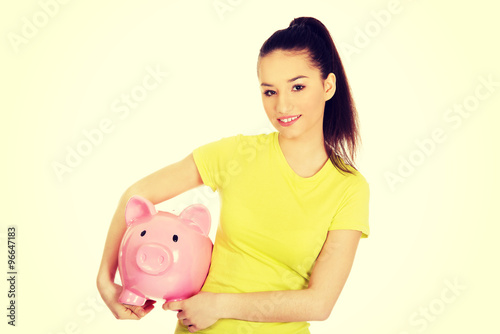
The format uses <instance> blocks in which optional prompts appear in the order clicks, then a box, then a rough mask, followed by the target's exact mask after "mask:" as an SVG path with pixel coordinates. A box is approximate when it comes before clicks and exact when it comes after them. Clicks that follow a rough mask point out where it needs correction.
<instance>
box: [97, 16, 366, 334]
mask: <svg viewBox="0 0 500 334" xmlns="http://www.w3.org/2000/svg"><path fill="white" fill-rule="evenodd" d="M257 74H258V78H259V81H260V87H261V91H262V101H263V104H264V109H265V111H266V114H267V116H268V117H269V119H270V121H271V123H272V124H273V125H274V127H275V128H276V130H277V132H273V133H270V134H263V135H255V136H243V135H237V136H233V137H227V138H223V139H221V140H219V141H216V142H213V143H209V144H206V145H204V146H201V147H198V148H196V149H195V150H194V151H193V153H192V154H190V155H189V156H187V157H186V158H185V159H184V160H182V161H179V162H177V163H175V164H173V165H170V166H167V167H165V168H163V169H161V170H159V171H157V172H155V173H153V174H151V175H149V176H147V177H145V178H144V179H142V180H140V181H138V182H137V183H135V184H134V185H132V186H131V187H130V188H129V189H128V190H127V191H126V192H125V193H124V194H123V196H122V198H121V200H120V202H119V205H118V208H117V210H116V213H115V215H114V217H113V220H112V222H111V226H110V229H109V232H108V237H107V239H106V244H105V248H104V254H103V258H102V262H101V267H100V269H99V274H98V277H97V286H98V289H99V292H100V294H101V296H102V298H103V300H104V301H105V302H106V304H107V306H108V307H109V309H110V310H111V311H112V312H113V314H114V315H115V316H116V317H117V318H119V319H140V318H142V317H143V316H145V315H146V314H147V313H148V312H150V311H151V309H152V308H153V307H154V306H153V304H154V302H153V301H148V302H146V304H145V305H144V306H142V307H134V306H128V305H122V304H120V303H118V296H119V293H120V291H121V287H120V286H119V285H117V284H115V283H114V276H115V273H116V267H117V256H118V248H119V244H120V240H121V237H122V235H123V233H124V230H125V223H124V212H125V205H126V202H127V200H128V199H129V198H130V197H131V196H132V195H141V196H143V197H145V198H147V199H149V200H150V201H151V202H153V203H154V204H157V203H160V202H163V201H165V200H168V199H170V198H172V197H174V196H177V195H179V194H181V193H182V192H184V191H186V190H189V189H192V188H195V187H197V186H200V185H202V184H205V185H208V186H210V187H211V188H212V190H214V191H215V190H217V191H218V192H219V195H220V200H221V212H220V223H219V226H218V229H217V235H216V239H215V244H214V251H213V255H212V264H211V267H210V272H209V275H208V277H207V280H206V282H205V284H204V286H203V289H202V291H201V292H200V293H199V294H197V295H195V296H193V297H191V298H189V299H187V300H183V301H179V302H170V303H165V304H164V305H163V308H164V309H165V310H176V311H178V314H177V317H178V318H179V323H178V326H177V329H176V333H185V332H195V331H201V332H203V333H273V334H277V333H288V334H289V333H309V330H308V327H309V324H308V323H307V321H312V320H325V319H327V318H328V317H329V315H330V313H331V311H332V308H333V306H334V305H335V303H336V301H337V299H338V297H339V295H340V293H341V291H342V288H343V286H344V284H345V282H346V280H347V277H348V275H349V272H350V270H351V267H352V263H353V261H354V256H355V253H356V249H357V246H358V243H359V240H360V238H362V237H367V236H368V234H369V226H368V202H369V187H368V183H367V181H366V180H365V178H364V177H363V176H362V175H361V174H360V172H359V171H357V170H356V169H355V167H354V164H353V161H354V156H355V151H356V147H357V143H358V140H359V136H358V127H357V114H356V110H355V108H354V104H353V101H352V98H351V95H350V90H349V85H348V83H347V79H346V76H345V73H344V69H343V66H342V63H341V61H340V58H339V55H338V53H337V50H336V48H335V45H334V43H333V40H332V38H331V36H330V34H329V32H328V30H327V29H326V27H325V26H324V25H323V24H322V23H321V22H320V21H318V20H316V19H314V18H308V17H301V18H297V19H294V20H293V21H292V22H291V23H290V26H289V27H288V28H286V29H283V30H279V31H277V32H275V33H274V34H273V35H272V36H271V37H270V38H269V39H268V40H267V41H266V42H265V43H264V45H263V46H262V48H261V50H260V54H259V58H258V64H257Z"/></svg>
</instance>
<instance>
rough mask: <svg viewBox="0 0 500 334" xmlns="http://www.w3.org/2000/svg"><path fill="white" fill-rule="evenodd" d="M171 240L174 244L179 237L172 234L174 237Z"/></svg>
mask: <svg viewBox="0 0 500 334" xmlns="http://www.w3.org/2000/svg"><path fill="white" fill-rule="evenodd" d="M172 240H173V241H174V242H177V240H179V237H178V236H177V234H174V236H173V237H172Z"/></svg>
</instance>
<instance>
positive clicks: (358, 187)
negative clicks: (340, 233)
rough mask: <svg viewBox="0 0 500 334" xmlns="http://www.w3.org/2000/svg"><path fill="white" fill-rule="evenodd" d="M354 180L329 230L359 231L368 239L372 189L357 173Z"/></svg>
mask: <svg viewBox="0 0 500 334" xmlns="http://www.w3.org/2000/svg"><path fill="white" fill-rule="evenodd" d="M353 179H354V180H353V181H352V183H351V184H350V185H349V186H348V187H347V189H346V191H345V193H344V196H343V198H342V200H341V203H340V206H339V209H338V210H337V212H336V214H335V215H334V217H333V219H332V222H331V224H330V228H329V229H328V230H357V231H361V232H362V235H361V237H362V238H366V237H368V235H369V234H370V227H369V225H368V211H369V200H370V187H369V185H368V182H367V181H366V179H365V178H364V177H363V176H362V175H361V174H359V173H356V175H355V176H353Z"/></svg>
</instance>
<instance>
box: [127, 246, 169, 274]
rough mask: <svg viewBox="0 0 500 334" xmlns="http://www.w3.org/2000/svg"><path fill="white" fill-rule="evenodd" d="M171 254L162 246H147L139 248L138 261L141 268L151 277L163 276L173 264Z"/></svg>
mask: <svg viewBox="0 0 500 334" xmlns="http://www.w3.org/2000/svg"><path fill="white" fill-rule="evenodd" d="M171 258H172V256H171V254H170V251H169V250H168V249H166V248H165V247H164V246H162V245H160V244H146V245H142V246H141V247H139V250H138V251H137V256H136V261H137V265H138V266H139V268H140V269H141V270H142V271H144V272H145V273H148V274H150V275H160V274H162V273H163V272H164V271H165V270H167V268H168V267H169V265H170V263H171Z"/></svg>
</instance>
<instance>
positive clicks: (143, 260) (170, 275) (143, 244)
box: [118, 196, 213, 305]
mask: <svg viewBox="0 0 500 334" xmlns="http://www.w3.org/2000/svg"><path fill="white" fill-rule="evenodd" d="M125 221H126V223H127V226H128V228H127V230H126V232H125V234H124V235H123V239H122V242H121V245H120V252H119V255H118V270H119V271H120V277H121V280H122V285H123V290H122V293H121V295H120V297H119V299H118V300H119V302H120V303H123V304H129V305H144V302H145V301H146V299H165V300H166V301H171V300H181V299H186V298H189V297H191V296H193V295H195V294H196V293H198V292H199V291H200V289H201V287H202V286H203V283H204V282H205V279H206V277H207V274H208V269H209V268H210V260H211V256H212V248H213V244H212V241H211V240H210V238H209V237H208V233H209V231H210V213H209V211H208V209H207V208H206V207H205V206H203V205H201V204H195V205H190V206H188V207H187V208H186V209H184V210H183V211H182V212H181V214H180V215H179V216H176V215H174V214H171V213H168V212H163V211H159V212H156V210H155V207H154V205H153V203H151V202H150V201H148V200H147V199H145V198H142V197H140V196H133V197H132V198H130V199H129V201H128V203H127V207H126V209H125Z"/></svg>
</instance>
